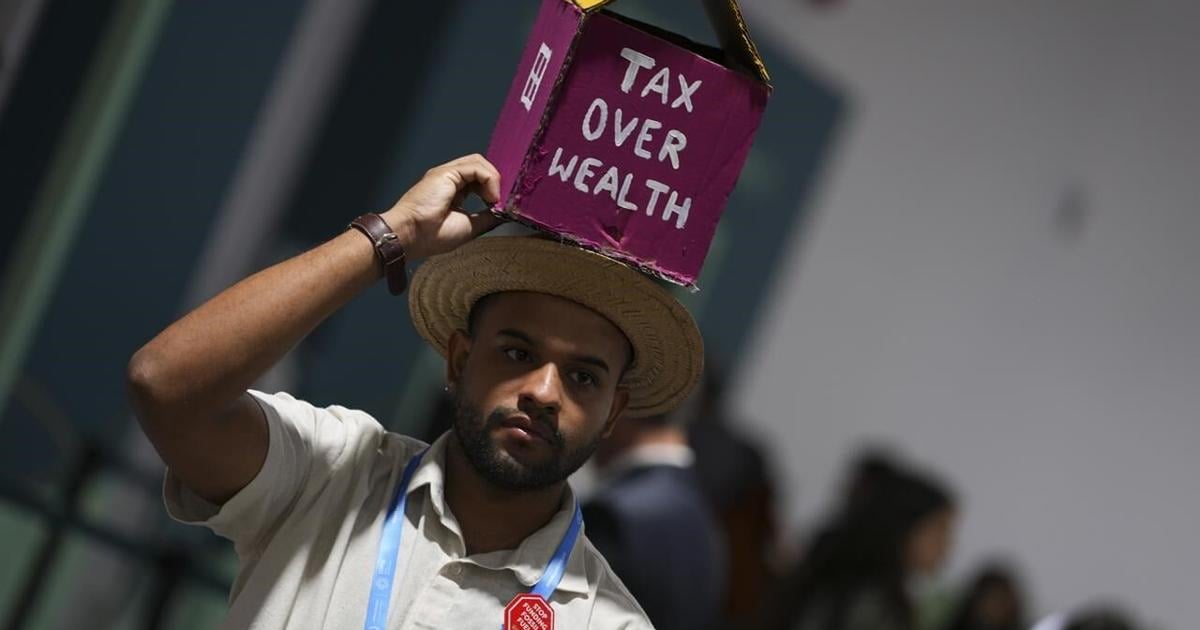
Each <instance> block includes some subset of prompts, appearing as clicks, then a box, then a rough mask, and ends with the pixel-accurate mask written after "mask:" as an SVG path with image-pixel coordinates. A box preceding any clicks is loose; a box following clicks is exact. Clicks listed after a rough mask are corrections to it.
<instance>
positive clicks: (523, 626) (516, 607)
mask: <svg viewBox="0 0 1200 630" xmlns="http://www.w3.org/2000/svg"><path fill="white" fill-rule="evenodd" d="M428 450H429V449H428V448H426V449H425V450H423V451H421V452H420V453H417V454H416V455H414V456H413V458H412V459H410V460H409V461H408V464H407V465H406V466H405V467H404V474H403V476H402V477H401V478H400V483H399V484H398V485H397V486H396V494H395V496H393V497H392V501H391V503H390V504H389V505H388V512H387V516H386V517H385V518H384V521H383V533H382V534H381V535H380V539H379V558H378V559H377V560H376V561H375V573H374V577H373V578H372V580H371V594H370V599H369V600H368V602H367V616H366V619H365V620H364V621H363V629H364V630H384V629H385V628H386V627H387V618H388V608H389V606H390V604H391V599H392V582H393V580H394V579H395V575H396V564H397V557H398V556H399V553H400V534H401V533H402V532H403V531H404V508H405V506H406V505H407V503H408V486H409V484H410V483H411V482H412V478H413V475H415V474H416V472H417V466H418V465H420V463H421V459H422V458H423V457H424V456H425V452H426V451H428ZM581 529H583V512H582V511H580V509H579V503H578V502H576V503H575V513H574V514H573V515H572V517H571V524H570V526H568V527H567V531H566V533H564V534H563V538H562V540H561V541H560V542H559V543H558V548H557V549H555V550H554V555H553V556H551V557H550V562H548V563H547V564H546V568H545V570H543V571H542V578H541V579H540V580H538V583H537V584H535V585H534V586H533V589H531V590H530V591H529V592H528V593H518V594H517V596H516V597H514V598H512V601H510V602H508V605H507V606H505V607H504V622H503V625H502V626H501V630H553V629H554V609H553V608H551V607H550V602H549V601H548V600H549V598H550V596H551V595H552V594H553V593H554V591H555V589H557V588H558V583H559V582H560V581H561V580H562V576H563V574H564V573H565V572H566V569H567V559H568V558H570V557H571V550H572V549H573V548H574V547H575V541H576V539H578V538H579V532H580V530H581Z"/></svg>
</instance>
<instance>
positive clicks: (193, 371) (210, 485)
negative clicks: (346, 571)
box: [128, 155, 500, 504]
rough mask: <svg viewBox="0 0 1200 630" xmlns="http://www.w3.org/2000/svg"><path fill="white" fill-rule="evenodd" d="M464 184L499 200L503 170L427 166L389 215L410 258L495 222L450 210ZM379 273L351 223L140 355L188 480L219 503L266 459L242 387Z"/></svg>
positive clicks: (207, 306) (253, 407)
mask: <svg viewBox="0 0 1200 630" xmlns="http://www.w3.org/2000/svg"><path fill="white" fill-rule="evenodd" d="M467 192H476V193H477V194H479V195H480V196H481V197H483V199H484V200H485V201H487V202H488V203H494V202H496V201H497V200H498V198H499V194H500V176H499V173H497V172H496V169H495V168H494V167H492V165H491V164H490V163H488V162H487V160H485V159H484V158H483V157H482V156H479V155H471V156H467V157H463V158H459V159H457V160H454V161H452V162H448V163H446V164H443V165H441V166H437V167H435V168H433V169H430V170H429V171H428V172H427V173H426V174H425V176H424V177H423V178H422V179H421V181H419V182H417V184H416V185H414V186H413V187H412V188H411V189H409V191H408V192H406V193H405V194H404V196H403V197H401V198H400V200H399V201H397V202H396V204H395V205H394V206H392V208H391V209H390V210H388V211H387V212H386V213H383V215H382V216H383V219H384V220H385V221H386V222H387V223H388V225H389V226H390V227H391V228H392V230H393V231H394V232H395V233H396V235H397V236H398V237H399V239H400V242H401V244H402V245H403V246H404V248H405V251H406V252H407V255H408V259H409V260H414V259H417V258H422V257H425V256H431V255H434V254H440V253H443V252H446V251H449V250H451V249H453V248H455V247H457V246H458V245H461V244H462V243H465V242H466V241H468V240H470V239H472V238H474V237H475V236H477V235H479V234H481V233H483V232H486V231H488V230H490V229H491V228H493V227H495V225H496V224H497V222H498V221H497V219H496V218H495V217H493V216H492V215H491V213H488V212H481V213H479V214H475V215H466V214H464V213H462V212H461V211H458V210H457V209H455V208H454V206H455V205H456V204H457V202H458V201H459V200H461V198H462V196H463V195H464V194H466V193H467ZM381 275H382V271H381V266H380V264H379V261H378V260H377V258H376V256H375V251H374V248H373V247H372V245H371V242H370V241H369V240H368V239H367V238H366V237H364V235H363V234H361V233H359V232H357V231H355V230H349V231H346V232H343V233H342V234H341V235H339V236H337V237H336V238H334V239H332V240H330V241H328V242H326V243H324V244H322V245H320V246H318V247H316V248H314V249H312V250H309V251H308V252H305V253H303V254H301V255H299V256H296V257H295V258H291V259H289V260H286V261H284V262H282V263H279V264H277V265H275V266H273V267H270V268H268V269H265V270H263V271H260V272H258V273H256V274H254V275H252V276H250V277H249V278H246V279H245V280H242V281H241V282H239V283H237V284H235V285H234V286H232V287H230V288H228V289H226V290H225V291H223V292H221V293H220V294H218V295H217V296H216V297H214V298H212V299H211V300H209V301H208V302H206V303H204V304H203V305H201V306H200V307H199V308H197V309H196V310H194V311H192V312H190V313H188V314H187V315H185V316H184V317H183V318H182V319H180V320H179V321H177V322H175V323H173V324H171V325H170V326H168V327H167V328H166V330H164V331H162V332H161V333H159V334H158V335H157V336H156V337H154V339H152V340H150V342H149V343H147V344H146V345H145V346H143V347H142V348H141V349H140V350H138V351H137V352H136V353H135V354H134V355H133V358H132V359H131V360H130V362H129V371H128V390H129V398H130V402H131V403H132V405H133V408H134V410H135V412H136V413H137V416H138V419H139V420H140V421H141V424H142V428H143V429H144V430H145V432H146V435H147V436H148V437H149V438H150V441H151V442H152V443H153V444H154V447H155V448H156V449H157V450H158V453H159V455H160V456H162V458H163V461H165V462H166V464H167V466H168V467H170V469H171V470H172V472H173V473H174V474H175V475H176V476H177V477H178V478H179V480H180V481H182V482H183V484H184V485H186V486H187V487H188V488H190V489H191V490H192V491H193V492H195V493H196V494H197V495H199V496H201V497H203V498H204V499H206V500H208V501H211V502H213V503H217V504H221V503H224V502H225V501H226V500H228V499H229V498H230V497H232V496H233V495H234V494H236V493H237V491H238V490H240V489H242V488H243V487H244V486H245V485H246V484H247V483H249V482H250V480H251V479H253V478H254V476H255V475H256V474H257V473H258V470H259V468H261V467H262V463H263V460H264V459H265V458H266V454H267V426H266V420H265V419H264V418H263V415H262V411H261V409H259V407H258V404H257V403H256V402H254V400H253V399H252V398H251V397H250V395H249V394H247V393H246V389H247V388H249V387H250V385H251V384H252V383H253V382H254V381H255V380H257V379H258V377H260V376H261V375H262V374H263V373H264V372H266V371H267V369H268V368H270V367H271V366H272V365H273V364H274V363H275V362H276V361H279V360H280V359H281V358H282V357H283V356H284V355H285V354H286V353H287V352H288V351H289V350H291V349H292V348H293V347H294V346H295V345H296V344H297V343H299V342H300V340H301V339H303V338H304V337H305V336H306V335H308V333H309V332H311V331H312V330H313V329H314V328H315V327H316V326H317V324H319V323H321V321H322V320H324V319H325V318H326V317H329V316H330V315H331V314H333V313H334V312H335V311H337V310H338V309H339V308H341V307H342V306H343V305H344V304H346V303H347V302H348V301H350V299H351V298H353V297H354V296H355V295H357V294H358V293H359V292H361V291H362V290H363V289H365V288H367V287H368V286H370V285H371V284H372V283H373V282H375V281H376V280H378V279H379V278H380V276H381Z"/></svg>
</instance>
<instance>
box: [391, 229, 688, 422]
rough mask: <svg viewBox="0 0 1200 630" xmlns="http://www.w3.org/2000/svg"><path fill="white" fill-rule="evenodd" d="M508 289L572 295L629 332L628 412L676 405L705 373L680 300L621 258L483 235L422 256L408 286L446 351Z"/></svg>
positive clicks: (418, 314)
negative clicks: (476, 311)
mask: <svg viewBox="0 0 1200 630" xmlns="http://www.w3.org/2000/svg"><path fill="white" fill-rule="evenodd" d="M506 291H531V292H536V293H544V294H547V295H553V296H556V297H560V298H563V299H567V300H571V301H572V302H576V303H578V304H581V305H583V306H585V307H587V308H589V309H591V310H592V311H595V312H596V313H599V314H600V315H602V316H604V317H605V318H607V319H608V320H609V321H610V322H612V323H613V324H614V325H615V326H616V327H617V328H619V329H620V330H621V332H623V333H624V334H625V337H626V338H627V339H628V340H629V343H630V345H631V346H632V347H633V353H634V361H633V364H632V365H631V366H630V367H629V369H628V370H627V371H626V372H625V374H624V377H623V378H622V380H621V385H622V387H625V388H626V389H627V390H628V392H629V403H628V405H627V407H626V410H625V414H626V415H628V416H636V417H641V416H651V415H656V414H660V413H666V412H667V411H670V410H671V409H674V408H675V407H676V406H677V405H678V404H679V403H680V402H682V401H683V399H684V398H686V397H687V395H688V393H689V392H690V391H691V390H692V388H693V387H694V386H695V384H696V382H697V381H698V380H699V379H700V374H701V372H702V371H703V369H704V342H703V341H702V339H701V337H700V331H699V330H698V329H697V328H696V323H695V321H694V320H693V319H692V316H691V315H690V314H689V313H688V312H687V309H686V308H684V307H683V305H682V304H680V303H679V301H678V300H676V299H675V298H674V297H672V296H671V294H670V293H668V292H667V291H666V290H664V289H663V288H662V287H660V286H658V285H657V284H655V282H654V281H653V280H651V279H649V278H648V277H646V276H645V275H643V274H641V273H639V272H637V271H635V270H633V269H632V268H630V267H628V266H626V265H624V264H621V263H619V262H616V261H614V260H612V259H609V258H606V257H604V256H602V255H600V254H597V253H594V252H590V251H587V250H584V249H581V248H579V247H576V246H574V245H569V244H565V243H560V242H558V241H554V240H549V239H544V238H536V237H529V236H493V237H487V238H479V239H475V240H474V241H471V242H470V243H467V244H465V245H463V246H461V247H459V248H457V249H455V250H454V251H452V252H450V253H447V254H442V255H440V256H434V257H432V258H430V259H429V260H427V261H425V263H424V264H423V265H421V267H420V268H419V269H417V272H416V273H415V274H413V277H412V282H411V283H410V285H409V298H408V306H409V311H410V313H411V314H412V322H413V326H414V327H415V328H416V329H417V332H418V333H420V335H421V336H422V337H424V338H425V340H426V341H428V342H429V344H430V345H432V346H433V347H434V349H436V350H437V351H438V353H440V354H441V355H442V356H443V357H444V356H446V354H447V345H448V344H449V341H450V337H451V335H453V334H454V331H456V330H466V329H467V318H468V316H469V315H470V313H471V308H472V307H473V306H474V305H475V302H477V301H478V300H479V299H480V298H482V297H484V296H487V295H491V294H493V293H502V292H506Z"/></svg>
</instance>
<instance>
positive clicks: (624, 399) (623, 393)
mask: <svg viewBox="0 0 1200 630" xmlns="http://www.w3.org/2000/svg"><path fill="white" fill-rule="evenodd" d="M627 406H629V390H628V389H626V388H624V387H618V388H617V391H616V393H615V394H614V395H613V403H612V409H610V410H609V412H608V420H607V421H606V422H605V423H604V437H606V438H607V437H608V436H609V435H612V432H613V427H614V426H615V425H616V423H617V418H620V417H621V414H622V413H625V408H626V407H627Z"/></svg>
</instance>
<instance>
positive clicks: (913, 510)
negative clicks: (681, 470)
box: [765, 465, 956, 630]
mask: <svg viewBox="0 0 1200 630" xmlns="http://www.w3.org/2000/svg"><path fill="white" fill-rule="evenodd" d="M879 471H880V472H883V473H884V474H880V475H878V476H873V477H871V483H870V486H869V488H863V487H862V486H858V485H856V484H855V483H850V484H848V486H847V488H848V489H849V490H854V489H859V490H864V489H865V490H866V491H865V492H861V493H859V494H857V495H851V496H852V499H853V500H850V499H851V497H847V501H846V504H845V506H844V507H843V508H842V509H841V510H839V511H838V512H836V513H835V515H834V516H833V518H832V522H831V524H830V525H829V526H827V527H826V528H824V529H823V530H822V531H820V532H819V533H818V534H817V535H816V536H815V538H814V541H815V542H814V544H813V545H811V546H810V548H809V549H808V550H807V551H806V552H805V554H804V558H803V559H802V560H801V562H799V563H798V564H797V566H796V567H795V568H794V569H793V570H792V571H791V572H790V574H789V575H788V576H787V577H786V578H785V579H784V580H783V582H782V589H781V590H780V592H779V594H778V596H777V598H776V601H775V602H773V603H772V604H770V605H769V607H768V613H767V621H766V624H765V625H767V627H770V628H780V629H784V628H785V629H788V630H917V629H918V628H919V627H920V625H921V624H920V623H919V619H918V602H917V601H916V597H917V594H916V593H914V591H916V590H917V587H918V586H919V585H920V584H921V582H922V581H923V580H925V579H928V578H929V577H931V576H933V575H935V574H936V573H937V572H938V571H939V570H940V568H941V567H942V565H943V563H944V562H945V560H946V557H947V555H948V553H949V549H950V546H951V541H952V538H953V531H954V524H955V520H956V509H955V502H954V499H953V498H952V497H951V495H950V493H949V491H948V490H946V489H945V488H943V487H942V485H941V484H940V483H939V482H937V481H935V480H933V479H930V478H927V477H925V476H923V475H921V474H919V473H916V472H912V471H906V470H902V469H900V468H898V467H896V466H895V465H889V466H887V467H886V468H882V469H879ZM852 479H853V477H852Z"/></svg>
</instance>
